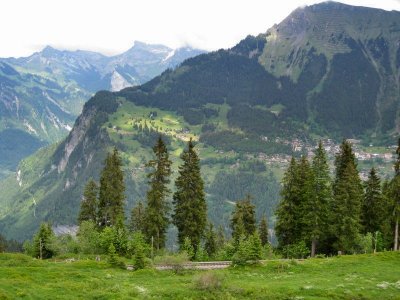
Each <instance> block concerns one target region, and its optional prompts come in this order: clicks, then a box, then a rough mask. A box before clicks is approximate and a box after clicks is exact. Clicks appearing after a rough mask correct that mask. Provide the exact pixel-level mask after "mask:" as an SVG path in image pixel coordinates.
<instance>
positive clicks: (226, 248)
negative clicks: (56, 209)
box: [24, 137, 272, 268]
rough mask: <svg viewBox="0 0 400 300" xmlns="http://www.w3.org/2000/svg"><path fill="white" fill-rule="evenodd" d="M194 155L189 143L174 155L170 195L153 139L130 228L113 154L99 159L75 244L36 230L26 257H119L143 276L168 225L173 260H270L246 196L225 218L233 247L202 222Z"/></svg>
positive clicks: (44, 228) (164, 154)
mask: <svg viewBox="0 0 400 300" xmlns="http://www.w3.org/2000/svg"><path fill="white" fill-rule="evenodd" d="M194 147H195V146H194V144H193V142H192V141H191V140H190V141H189V142H188V145H187V149H185V150H184V151H183V153H182V155H181V159H182V164H181V165H180V166H179V169H178V177H177V178H176V181H175V192H174V193H172V191H171V190H170V189H169V187H168V186H169V183H170V176H171V173H172V170H171V166H172V162H171V161H170V159H169V154H168V150H167V147H166V145H165V143H164V141H163V140H162V138H161V137H159V138H158V140H157V143H156V145H155V146H154V147H153V152H154V159H152V160H150V161H148V162H147V164H146V167H147V169H148V174H147V178H148V186H149V188H148V191H147V193H146V200H145V202H144V203H143V202H140V201H139V202H138V203H137V204H136V206H135V207H133V209H132V211H131V218H130V221H129V222H126V220H125V213H124V201H125V195H124V193H125V186H124V180H123V172H122V160H121V158H120V155H119V152H118V150H117V149H114V150H113V152H112V153H109V154H108V155H107V158H106V159H105V162H104V168H103V170H102V172H101V176H100V182H99V184H97V183H96V182H95V181H94V180H89V181H88V183H87V184H86V186H85V189H84V193H83V200H82V202H81V208H80V212H79V216H78V223H79V230H78V233H77V236H76V238H73V237H71V236H68V235H66V236H65V235H64V236H59V237H56V236H55V235H54V233H53V231H52V229H51V226H50V225H49V224H47V223H42V225H41V226H40V229H39V231H38V232H37V233H36V235H35V236H34V237H33V239H32V241H29V242H26V243H25V244H24V249H25V251H26V252H27V253H29V254H31V255H32V256H34V257H39V258H50V257H52V256H54V255H57V254H62V253H84V254H96V255H98V254H107V255H108V257H109V260H110V263H111V264H113V265H120V261H119V259H118V257H119V256H121V257H122V256H123V257H127V258H133V260H134V264H135V267H136V268H143V267H144V266H145V265H146V261H147V258H153V257H154V254H155V255H165V253H166V249H165V243H166V234H167V229H168V227H169V226H170V224H173V225H175V226H176V228H177V241H178V245H179V253H181V254H182V253H183V254H184V255H185V257H187V259H190V260H201V261H203V260H209V259H221V260H222V259H223V260H234V261H235V262H236V263H239V264H240V263H245V262H247V261H249V260H250V261H256V260H259V259H260V258H262V257H266V255H271V253H272V252H271V246H270V244H269V242H268V222H267V219H266V216H265V215H264V216H263V218H262V219H261V221H260V224H259V230H257V226H258V225H257V224H256V213H255V206H254V205H253V204H252V203H251V200H250V196H248V195H247V196H246V197H245V199H244V200H240V201H237V203H236V207H235V210H234V212H233V213H232V216H231V230H232V239H230V240H229V239H227V238H226V237H225V234H224V229H223V228H222V226H219V228H218V229H217V230H216V229H215V226H214V225H213V224H212V223H211V222H209V221H208V220H207V205H206V201H205V192H204V182H203V179H202V178H201V176H200V160H199V157H198V155H197V153H196V151H195V150H194ZM171 194H172V203H171V201H169V197H170V195H171ZM171 204H172V205H171Z"/></svg>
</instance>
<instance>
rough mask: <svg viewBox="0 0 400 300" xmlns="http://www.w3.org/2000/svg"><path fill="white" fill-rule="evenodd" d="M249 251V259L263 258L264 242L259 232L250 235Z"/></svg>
mask: <svg viewBox="0 0 400 300" xmlns="http://www.w3.org/2000/svg"><path fill="white" fill-rule="evenodd" d="M248 243H249V253H248V260H251V261H258V260H260V259H261V252H262V243H261V239H260V235H259V233H258V232H257V231H256V232H254V233H253V234H252V235H250V236H249V239H248Z"/></svg>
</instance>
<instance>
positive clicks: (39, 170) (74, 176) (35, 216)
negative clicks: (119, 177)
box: [0, 92, 118, 239]
mask: <svg viewBox="0 0 400 300" xmlns="http://www.w3.org/2000/svg"><path fill="white" fill-rule="evenodd" d="M117 107H118V103H117V100H116V98H115V97H114V96H113V95H112V94H111V93H110V92H99V93H97V94H96V95H95V96H94V97H92V98H91V99H90V100H89V101H88V102H87V103H86V104H85V107H84V109H83V112H82V114H81V115H80V116H79V118H78V119H77V120H76V122H75V125H74V127H73V129H72V130H71V132H70V133H69V135H68V137H67V138H66V139H65V140H64V141H63V142H61V143H60V144H58V145H54V146H51V147H47V148H44V149H43V150H41V151H39V152H38V153H37V154H36V155H35V156H33V157H30V158H28V159H26V160H24V161H22V162H21V164H20V165H19V167H18V171H17V177H16V178H13V177H10V178H9V179H7V180H6V181H5V182H4V184H6V185H7V188H8V189H9V193H10V195H13V196H9V197H7V196H6V197H5V198H4V199H3V207H2V209H0V218H1V219H2V220H1V225H0V226H1V227H2V230H3V231H4V232H7V234H10V236H18V238H20V239H24V238H28V237H29V236H31V235H32V233H33V232H34V230H36V228H37V226H38V225H39V224H40V222H41V221H43V220H49V221H51V222H52V223H53V224H54V225H58V224H70V223H73V221H72V220H74V219H75V214H76V209H77V207H79V203H80V200H81V192H82V187H83V185H82V183H84V182H86V180H88V178H90V177H93V178H97V177H98V175H99V172H100V169H101V167H102V163H103V160H104V158H105V154H106V152H107V150H108V147H111V143H110V140H109V137H108V135H107V133H106V132H105V130H104V129H102V126H103V125H104V122H105V121H106V120H107V116H108V115H109V114H111V113H113V112H114V111H115V110H116V109H117ZM15 197H16V198H18V199H19V201H17V202H15V203H13V200H12V199H15ZM72 216H73V217H72Z"/></svg>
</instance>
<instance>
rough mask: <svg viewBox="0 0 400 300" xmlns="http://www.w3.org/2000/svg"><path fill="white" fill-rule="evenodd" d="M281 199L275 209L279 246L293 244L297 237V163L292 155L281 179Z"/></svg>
mask: <svg viewBox="0 0 400 300" xmlns="http://www.w3.org/2000/svg"><path fill="white" fill-rule="evenodd" d="M282 185H283V187H282V190H281V201H280V202H279V204H278V208H277V210H276V216H277V221H276V225H275V232H276V236H277V238H278V242H279V246H280V247H283V246H287V245H290V244H294V243H295V242H296V240H297V239H298V234H299V232H298V229H299V214H298V211H299V186H298V165H297V162H296V160H295V158H294V157H292V159H291V160H290V164H289V166H288V168H287V169H286V172H285V174H284V175H283V179H282Z"/></svg>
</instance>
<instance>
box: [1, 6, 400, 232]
mask: <svg viewBox="0 0 400 300" xmlns="http://www.w3.org/2000/svg"><path fill="white" fill-rule="evenodd" d="M399 76H400V12H397V11H391V12H388V11H384V10H379V9H372V8H365V7H354V6H349V5H344V4H341V3H336V2H324V3H321V4H316V5H312V6H306V7H303V8H299V9H297V10H295V11H294V12H293V13H292V14H290V15H289V16H288V17H287V18H286V19H285V20H283V21H282V22H281V23H280V24H278V25H275V26H274V27H272V28H270V29H269V30H267V31H266V33H263V34H260V35H258V36H248V37H246V38H245V39H243V40H242V41H240V42H239V43H238V44H237V45H236V46H234V47H233V48H231V49H226V50H219V51H215V52H211V53H207V54H200V55H198V56H195V57H192V58H189V59H187V60H185V61H184V62H183V63H181V64H180V65H179V66H178V67H176V68H175V69H173V70H172V69H168V70H166V71H164V72H163V73H162V74H161V75H159V76H156V77H155V78H154V79H152V80H150V81H148V82H146V83H144V84H142V85H139V86H134V87H128V88H125V89H122V90H121V91H119V92H106V91H102V92H98V93H96V94H95V96H93V97H92V98H91V99H90V100H89V101H88V102H87V103H86V104H85V105H84V109H83V112H82V114H81V115H80V116H79V117H78V119H77V120H76V121H75V124H74V127H73V129H72V130H71V132H70V133H69V135H68V137H67V138H66V139H65V140H63V141H62V142H61V143H59V144H54V145H52V146H50V147H47V148H43V149H42V150H40V151H39V152H37V153H36V154H35V155H33V156H31V157H29V158H27V159H25V160H23V161H22V162H21V163H20V164H19V166H18V172H17V177H16V178H15V176H10V177H8V178H7V179H5V180H3V181H2V182H0V189H1V190H4V191H5V192H4V193H2V195H0V203H1V206H0V207H1V208H0V231H1V232H4V233H5V235H6V236H8V237H14V238H18V239H24V238H28V237H30V235H31V234H32V233H33V232H34V231H35V230H36V229H37V227H38V225H39V223H40V222H41V221H43V220H46V221H51V222H52V223H53V225H54V226H56V225H66V224H69V225H72V224H75V222H76V216H77V212H78V209H79V204H80V201H81V195H82V189H83V186H84V183H85V182H86V181H87V180H88V179H89V178H90V177H92V178H94V179H95V180H98V178H99V173H100V170H101V168H102V162H103V160H104V158H105V155H106V153H107V151H110V150H111V149H112V147H117V148H118V149H119V150H120V151H121V155H122V159H123V162H124V166H125V177H126V185H127V192H126V194H127V208H128V209H129V208H131V207H132V205H133V204H134V203H135V202H137V201H138V200H140V199H143V197H144V195H145V191H146V188H147V185H146V177H145V174H146V170H145V167H144V165H145V162H146V161H148V160H149V159H150V158H151V153H152V152H151V147H152V146H153V144H154V142H155V139H156V138H157V137H158V136H159V135H162V136H163V137H164V139H165V140H166V141H167V144H168V147H169V150H170V153H171V158H172V160H173V166H174V168H177V166H178V165H179V163H180V162H179V155H180V153H181V151H182V149H183V148H184V147H185V143H186V141H187V140H188V139H190V138H192V139H194V140H195V141H196V142H197V146H196V148H197V150H198V151H199V154H200V157H201V161H202V174H203V177H204V178H205V183H206V192H207V202H208V207H209V218H210V219H211V220H212V221H213V222H214V223H216V224H222V225H224V226H226V227H228V224H229V212H230V210H231V209H232V204H234V203H235V201H236V200H238V199H241V198H243V197H244V196H245V195H246V194H252V195H253V196H254V200H253V201H254V203H255V204H256V206H257V215H258V216H260V215H261V214H263V213H267V214H268V216H269V217H270V222H271V224H270V225H273V210H274V207H275V205H276V203H277V201H278V199H279V189H280V185H279V183H278V178H279V174H281V173H282V165H280V166H279V167H277V168H273V166H272V163H271V162H272V161H273V159H275V158H274V157H275V156H276V155H281V156H282V155H292V154H295V155H299V154H302V153H306V152H304V151H308V150H307V149H312V147H311V148H307V147H305V145H315V144H316V141H317V140H318V139H321V138H326V139H330V140H333V141H335V140H336V141H340V140H341V139H343V138H357V139H360V140H362V141H363V143H366V144H369V143H372V142H373V143H377V144H379V143H380V144H382V145H385V144H387V143H388V141H391V143H393V140H395V139H396V137H397V135H398V133H399V128H398V124H399V120H400V119H399V102H400V101H399V100H400V94H399V91H400V80H399V78H400V77H399ZM297 145H301V147H300V149H301V150H300V152H297V150H296V149H297ZM174 176H175V175H174Z"/></svg>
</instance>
